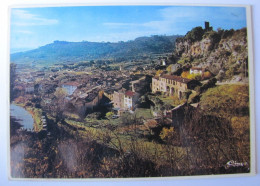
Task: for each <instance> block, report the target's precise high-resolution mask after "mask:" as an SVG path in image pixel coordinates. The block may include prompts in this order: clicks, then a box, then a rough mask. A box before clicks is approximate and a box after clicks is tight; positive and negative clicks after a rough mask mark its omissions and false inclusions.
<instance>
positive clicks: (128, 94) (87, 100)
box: [14, 54, 213, 132]
mask: <svg viewBox="0 0 260 186" xmlns="http://www.w3.org/2000/svg"><path fill="white" fill-rule="evenodd" d="M169 56H170V55H169V54H168V57H167V56H166V57H157V59H153V61H152V62H151V61H150V62H149V61H147V60H146V61H145V62H143V63H140V61H138V62H136V64H137V65H136V66H135V65H133V63H131V65H129V66H128V65H127V63H118V64H112V65H105V66H104V67H103V68H102V66H101V68H100V66H96V64H97V63H96V62H94V63H93V62H92V63H93V65H92V66H90V67H89V66H87V67H86V66H83V67H82V66H79V67H78V66H76V65H71V67H70V68H69V69H66V68H62V67H50V68H49V69H46V68H44V69H42V70H35V71H32V70H31V69H29V70H28V69H26V68H25V69H18V72H17V81H16V82H15V87H14V90H15V92H16V94H17V95H16V97H17V99H16V100H17V101H18V103H19V102H21V103H23V104H27V106H28V105H30V104H31V106H35V107H37V108H40V109H42V111H44V112H46V113H49V114H50V115H51V116H52V117H56V116H57V115H58V113H57V112H62V113H61V115H62V116H61V117H62V118H67V119H71V120H75V121H85V120H84V119H85V118H88V117H89V115H90V116H91V115H95V113H98V114H96V115H98V116H97V118H96V119H107V117H106V116H107V115H110V116H111V118H112V119H118V118H120V117H121V116H122V115H123V113H130V114H133V115H135V114H137V113H138V112H139V113H138V114H139V115H140V114H141V115H142V113H140V111H141V110H142V111H144V112H145V113H146V115H147V113H149V114H148V116H147V117H145V116H144V117H145V119H144V120H143V123H144V124H145V123H148V124H149V123H153V125H152V126H151V127H155V126H156V125H154V124H155V123H157V121H158V118H159V117H167V118H168V122H167V124H170V126H173V125H174V123H176V122H178V121H176V120H180V118H179V116H176V114H174V113H178V109H181V108H182V106H183V105H185V106H187V103H188V98H189V96H190V95H197V92H196V90H195V88H196V87H200V86H202V83H203V84H207V83H208V80H209V79H210V78H212V77H213V76H212V73H210V72H209V71H208V70H207V68H205V67H193V66H187V65H186V66H184V67H182V65H180V64H178V63H176V64H170V63H171V61H170V60H169ZM155 61H156V62H155ZM73 66H76V67H73ZM111 66H112V68H111ZM187 74H188V75H189V76H190V77H189V78H188V76H187ZM184 77H185V78H184ZM197 90H198V88H197ZM158 97H159V99H160V103H159V105H158V103H156V98H158ZM147 99H148V100H147ZM148 102H149V103H148ZM189 105H190V106H191V107H194V108H196V107H198V103H196V100H195V99H194V100H192V101H190V100H189ZM180 115H182V117H183V113H182V114H180ZM182 119H183V118H182ZM151 121H152V122H151ZM39 125H41V126H45V127H37V128H38V129H44V128H46V124H45V123H44V122H40V123H39ZM146 126H147V125H146ZM148 128H149V126H148ZM38 132H39V130H38Z"/></svg>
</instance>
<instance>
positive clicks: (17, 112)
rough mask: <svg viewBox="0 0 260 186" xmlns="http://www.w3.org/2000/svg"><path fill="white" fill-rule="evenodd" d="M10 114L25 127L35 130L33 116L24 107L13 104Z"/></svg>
mask: <svg viewBox="0 0 260 186" xmlns="http://www.w3.org/2000/svg"><path fill="white" fill-rule="evenodd" d="M10 116H11V117H12V118H14V119H15V120H16V121H17V122H18V123H19V124H21V125H22V127H23V128H24V129H27V130H33V123H34V120H33V117H32V115H31V114H30V113H29V112H28V111H27V110H25V109H24V108H23V107H20V106H18V105H15V104H11V106H10Z"/></svg>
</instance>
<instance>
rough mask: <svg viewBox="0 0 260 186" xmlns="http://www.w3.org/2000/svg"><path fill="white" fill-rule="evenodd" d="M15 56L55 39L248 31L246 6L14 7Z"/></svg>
mask: <svg viewBox="0 0 260 186" xmlns="http://www.w3.org/2000/svg"><path fill="white" fill-rule="evenodd" d="M10 15H11V16H10V48H11V53H13V52H18V51H24V50H29V49H33V48H38V47H40V46H44V45H46V44H49V43H53V41H55V40H59V41H72V42H80V41H92V42H118V41H128V40H134V39H135V38H137V37H141V36H151V35H185V34H186V33H187V32H188V31H190V30H191V29H192V28H194V27H196V26H201V27H203V28H204V22H205V21H209V22H210V26H213V29H214V30H217V29H218V28H222V29H232V28H233V29H240V28H243V27H246V9H245V8H244V7H209V6H204V7H203V6H78V7H77V6H74V7H34V8H11V11H10Z"/></svg>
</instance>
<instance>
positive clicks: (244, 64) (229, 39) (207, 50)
mask: <svg viewBox="0 0 260 186" xmlns="http://www.w3.org/2000/svg"><path fill="white" fill-rule="evenodd" d="M175 56H178V57H179V60H178V63H181V64H187V63H188V64H191V65H193V66H200V67H206V68H208V69H209V70H210V71H211V72H212V73H214V74H215V75H216V77H217V78H218V80H219V81H224V80H225V81H242V80H243V81H246V80H247V76H248V47H247V32H246V29H245V28H244V29H240V30H236V31H234V30H228V31H224V30H219V31H218V32H216V31H208V32H205V33H204V34H203V37H202V39H201V40H199V41H192V39H190V38H187V37H183V38H178V39H177V40H176V44H175Z"/></svg>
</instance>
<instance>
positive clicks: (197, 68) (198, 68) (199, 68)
mask: <svg viewBox="0 0 260 186" xmlns="http://www.w3.org/2000/svg"><path fill="white" fill-rule="evenodd" d="M191 69H192V70H205V68H201V67H191Z"/></svg>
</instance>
